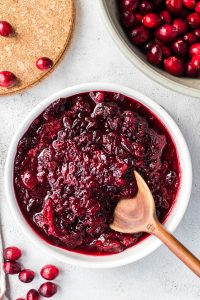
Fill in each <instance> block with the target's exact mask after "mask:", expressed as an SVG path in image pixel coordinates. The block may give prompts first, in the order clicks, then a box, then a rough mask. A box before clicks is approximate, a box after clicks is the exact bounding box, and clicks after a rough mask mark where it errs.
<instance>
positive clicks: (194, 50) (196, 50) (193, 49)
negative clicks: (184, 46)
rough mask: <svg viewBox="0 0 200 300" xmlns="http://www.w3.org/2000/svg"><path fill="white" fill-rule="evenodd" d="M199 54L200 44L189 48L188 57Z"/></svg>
mask: <svg viewBox="0 0 200 300" xmlns="http://www.w3.org/2000/svg"><path fill="white" fill-rule="evenodd" d="M197 54H200V43H196V44H193V45H191V46H190V49H189V55H190V56H194V55H197Z"/></svg>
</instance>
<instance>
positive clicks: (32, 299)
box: [26, 289, 40, 300]
mask: <svg viewBox="0 0 200 300" xmlns="http://www.w3.org/2000/svg"><path fill="white" fill-rule="evenodd" d="M39 299H40V295H39V293H38V291H36V290H34V289H31V290H30V291H28V293H27V295H26V300H39Z"/></svg>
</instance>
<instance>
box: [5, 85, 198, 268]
mask: <svg viewBox="0 0 200 300" xmlns="http://www.w3.org/2000/svg"><path fill="white" fill-rule="evenodd" d="M95 90H96V91H98V90H99V91H100V90H102V91H110V92H118V93H122V94H124V95H126V96H128V97H130V98H133V99H136V100H137V101H139V102H141V103H142V104H143V105H144V106H146V107H147V108H148V109H149V110H150V111H152V112H153V113H154V114H155V115H156V116H157V117H158V119H160V120H161V122H162V123H163V124H164V125H165V126H166V128H167V130H168V131H169V133H170V135H171V137H172V138H173V140H174V143H175V145H176V148H177V152H178V155H179V160H180V169H181V172H182V174H181V175H182V180H181V183H180V189H179V193H178V195H177V200H176V202H175V204H174V206H173V209H172V212H171V213H170V215H169V217H168V218H167V220H166V221H165V226H166V228H167V229H168V230H169V231H171V232H172V231H174V230H175V229H176V227H177V226H178V224H179V223H180V221H181V219H182V217H183V215H184V213H185V211H186V208H187V206H188V203H189V198H190V193H191V187H192V165H191V158H190V153H189V150H188V147H187V144H186V142H185V139H184V137H183V135H182V133H181V131H180V130H179V128H178V126H177V125H176V123H175V122H174V121H173V119H172V118H171V117H170V115H169V114H168V113H167V112H166V111H165V110H164V109H163V108H162V107H161V106H160V105H159V104H157V103H156V102H154V101H153V100H151V99H150V98H149V97H147V96H145V95H143V94H141V93H139V92H137V91H135V90H133V89H130V88H127V87H124V86H121V85H118V84H114V83H103V82H93V83H85V84H80V85H75V86H72V87H68V88H66V89H63V90H61V91H58V92H56V93H54V94H53V95H51V96H50V97H48V98H46V99H44V100H43V101H42V102H40V103H39V104H38V105H37V106H35V107H34V108H33V109H32V110H31V112H30V113H29V114H28V115H27V116H26V117H25V119H24V120H23V122H22V123H21V125H20V126H19V128H18V129H17V131H16V132H15V134H14V136H13V138H12V141H11V143H10V146H9V149H8V153H7V158H6V163H5V176H4V185H5V193H6V199H7V201H8V203H9V207H10V210H11V212H12V214H13V215H14V217H15V220H16V221H17V222H18V224H19V225H20V228H21V229H22V231H23V232H24V233H25V235H26V236H27V237H28V238H30V239H31V240H32V242H33V243H34V244H35V245H36V246H38V247H40V248H42V249H43V250H44V251H47V252H48V253H49V254H51V255H52V256H54V257H56V258H57V259H59V260H60V261H62V262H63V261H64V262H66V263H69V264H72V265H77V266H81V267H87V268H113V267H117V266H122V265H126V264H129V263H132V262H134V261H137V260H139V259H141V258H142V257H145V256H146V255H148V254H150V253H151V252H152V251H154V250H155V249H156V248H158V247H159V246H160V245H161V244H162V243H161V241H159V240H158V239H156V238H155V237H154V236H150V237H148V238H146V239H144V240H143V241H141V242H140V243H138V244H137V245H135V246H134V247H131V248H129V249H127V250H125V251H123V252H121V253H119V254H114V255H105V256H93V255H85V254H79V253H75V252H71V251H68V250H64V249H61V248H58V247H55V246H52V245H50V244H48V243H47V242H46V241H45V240H43V239H42V238H41V237H40V236H39V235H38V234H37V233H36V232H35V231H34V230H33V229H32V228H31V226H28V225H27V221H26V220H25V218H24V216H23V214H22V212H21V210H20V208H19V206H18V203H17V200H16V196H15V192H14V185H13V167H14V159H15V155H16V150H17V145H18V142H19V140H20V138H21V137H22V136H23V134H24V133H25V132H26V130H27V129H28V127H29V126H30V124H31V123H32V122H33V120H34V119H35V118H36V117H37V116H38V115H39V114H40V113H41V112H42V111H44V109H45V108H46V107H47V106H48V105H50V104H51V103H52V102H53V101H55V100H57V99H59V98H62V97H69V96H72V95H75V94H79V93H84V92H89V91H95Z"/></svg>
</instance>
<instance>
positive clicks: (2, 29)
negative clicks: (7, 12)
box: [0, 21, 13, 36]
mask: <svg viewBox="0 0 200 300" xmlns="http://www.w3.org/2000/svg"><path fill="white" fill-rule="evenodd" d="M12 32H13V29H12V26H11V25H10V24H9V23H8V22H6V21H0V35H1V36H9V35H11V34H12Z"/></svg>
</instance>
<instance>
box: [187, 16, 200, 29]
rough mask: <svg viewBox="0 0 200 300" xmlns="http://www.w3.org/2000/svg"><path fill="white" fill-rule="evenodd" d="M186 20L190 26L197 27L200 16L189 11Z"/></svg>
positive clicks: (199, 23) (199, 22)
mask: <svg viewBox="0 0 200 300" xmlns="http://www.w3.org/2000/svg"><path fill="white" fill-rule="evenodd" d="M187 21H188V24H189V25H190V27H192V28H197V27H199V25H200V16H199V14H197V13H191V14H189V15H188V16H187Z"/></svg>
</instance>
